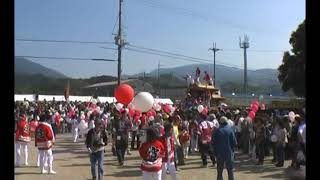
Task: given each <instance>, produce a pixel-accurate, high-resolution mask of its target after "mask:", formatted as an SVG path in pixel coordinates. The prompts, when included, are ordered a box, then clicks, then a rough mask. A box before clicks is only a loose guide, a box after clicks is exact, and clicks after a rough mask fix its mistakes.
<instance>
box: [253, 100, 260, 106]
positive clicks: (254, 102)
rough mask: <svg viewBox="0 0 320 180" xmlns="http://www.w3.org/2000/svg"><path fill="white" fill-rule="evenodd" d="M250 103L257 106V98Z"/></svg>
mask: <svg viewBox="0 0 320 180" xmlns="http://www.w3.org/2000/svg"><path fill="white" fill-rule="evenodd" d="M251 104H252V105H255V104H256V105H258V107H259V102H258V101H257V100H255V101H253V102H252V103H251Z"/></svg>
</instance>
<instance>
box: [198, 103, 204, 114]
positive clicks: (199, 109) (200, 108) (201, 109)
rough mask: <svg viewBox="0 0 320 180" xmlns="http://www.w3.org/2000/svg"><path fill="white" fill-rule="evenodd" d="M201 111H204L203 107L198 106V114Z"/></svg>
mask: <svg viewBox="0 0 320 180" xmlns="http://www.w3.org/2000/svg"><path fill="white" fill-rule="evenodd" d="M203 110H204V107H203V105H199V106H198V112H199V113H201V112H202V111H203Z"/></svg>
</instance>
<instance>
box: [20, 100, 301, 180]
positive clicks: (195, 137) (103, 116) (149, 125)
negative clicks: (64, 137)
mask: <svg viewBox="0 0 320 180" xmlns="http://www.w3.org/2000/svg"><path fill="white" fill-rule="evenodd" d="M200 104H201V99H200V100H199V99H198V100H196V99H191V98H189V99H187V100H186V101H184V102H181V104H178V105H175V107H174V108H172V111H171V112H166V111H164V108H161V109H156V110H154V112H155V114H149V113H147V112H144V113H131V112H130V110H128V108H125V107H121V108H119V107H118V106H117V104H114V103H111V104H109V103H107V102H106V103H101V102H97V101H96V100H95V101H92V102H56V101H42V102H28V101H23V102H16V104H15V110H14V116H15V120H16V134H15V140H16V166H21V162H20V161H21V150H23V151H24V157H25V161H24V165H28V145H30V142H31V137H33V136H34V137H35V146H36V147H37V148H38V149H39V154H38V162H37V165H38V166H39V167H40V170H41V172H42V173H51V174H54V173H56V172H55V171H54V170H53V168H52V167H53V155H52V147H53V145H54V143H55V138H56V134H58V133H72V134H73V137H74V142H77V140H78V138H85V144H86V148H87V150H88V152H89V154H90V156H89V157H90V162H91V173H92V177H93V179H96V177H97V176H96V170H95V168H96V163H98V179H99V180H100V179H103V174H104V171H103V170H104V168H103V160H104V152H105V146H106V145H107V144H108V142H110V143H111V146H112V152H113V155H114V156H117V159H118V162H119V166H123V165H124V163H125V159H126V158H125V155H126V154H130V153H131V152H130V151H133V150H138V151H139V154H140V157H141V159H142V163H141V170H142V174H143V179H145V180H147V179H166V176H167V174H170V176H171V177H172V179H178V177H177V175H176V171H179V166H183V165H185V164H187V163H188V155H190V154H193V153H200V157H199V158H201V160H202V164H200V166H201V167H203V168H206V167H207V166H208V162H207V157H208V156H209V158H210V160H211V164H212V166H216V165H217V173H218V177H217V179H218V180H220V179H222V171H223V169H224V167H225V168H226V169H227V171H228V175H229V179H234V178H233V169H234V167H233V163H234V159H235V158H236V157H235V151H239V152H240V153H243V154H248V157H249V158H251V159H252V160H253V161H254V162H255V163H256V164H257V165H263V163H264V159H265V157H266V156H271V155H272V156H273V160H272V161H273V162H274V163H275V166H276V167H282V166H284V160H288V159H291V160H292V163H291V166H292V167H293V168H296V169H298V168H300V166H301V165H305V157H306V154H305V142H306V137H305V133H306V125H305V121H306V120H305V111H304V109H301V110H295V114H294V116H292V114H291V115H290V116H289V111H288V110H282V111H279V110H261V109H259V110H258V111H257V113H256V116H255V117H254V118H253V119H251V118H250V117H249V116H248V109H246V108H229V107H228V106H219V107H214V108H212V107H211V108H205V109H204V110H202V111H199V109H198V108H197V107H198V106H199V105H200ZM163 106H164V105H162V107H163ZM71 143H72V142H71ZM46 168H48V170H46Z"/></svg>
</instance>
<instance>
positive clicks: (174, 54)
mask: <svg viewBox="0 0 320 180" xmlns="http://www.w3.org/2000/svg"><path fill="white" fill-rule="evenodd" d="M128 46H131V47H136V48H140V49H145V50H149V51H153V52H159V53H166V54H170V55H173V56H181V57H185V58H190V59H195V60H201V61H207V62H211V61H210V60H208V59H202V58H195V57H191V56H186V55H182V54H177V53H172V52H168V51H163V50H157V49H151V48H146V47H142V46H135V45H131V44H128Z"/></svg>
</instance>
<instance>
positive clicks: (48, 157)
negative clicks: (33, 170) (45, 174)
mask: <svg viewBox="0 0 320 180" xmlns="http://www.w3.org/2000/svg"><path fill="white" fill-rule="evenodd" d="M39 154H40V169H44V168H45V164H46V162H47V163H48V167H49V170H52V165H53V164H52V163H53V155H52V149H51V148H50V149H48V150H39Z"/></svg>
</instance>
